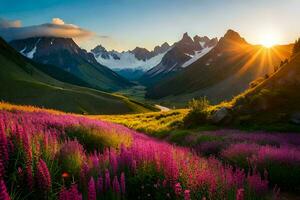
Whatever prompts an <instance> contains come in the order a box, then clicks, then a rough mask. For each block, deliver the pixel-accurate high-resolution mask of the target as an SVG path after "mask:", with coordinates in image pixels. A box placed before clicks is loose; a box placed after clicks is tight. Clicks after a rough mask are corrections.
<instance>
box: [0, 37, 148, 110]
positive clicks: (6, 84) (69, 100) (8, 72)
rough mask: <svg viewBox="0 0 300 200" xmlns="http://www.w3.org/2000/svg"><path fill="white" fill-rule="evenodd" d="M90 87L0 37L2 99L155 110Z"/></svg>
mask: <svg viewBox="0 0 300 200" xmlns="http://www.w3.org/2000/svg"><path fill="white" fill-rule="evenodd" d="M23 53H25V51H23ZM57 79H60V80H57ZM70 83H77V85H80V84H81V85H82V86H86V87H81V86H76V85H73V84H70ZM88 86H89V85H88V83H86V82H84V81H82V80H81V79H79V78H77V77H76V76H73V75H72V74H70V73H68V72H67V71H65V70H63V69H62V68H60V67H55V66H53V65H44V64H40V63H36V62H35V61H32V60H29V59H28V58H26V57H24V56H23V55H21V54H20V53H18V52H17V51H16V50H15V49H13V48H12V47H11V46H10V45H9V44H7V43H6V42H5V41H4V40H3V39H1V38H0V100H1V101H6V102H10V103H15V104H21V105H34V106H39V107H45V108H52V109H58V110H63V111H66V112H74V113H88V114H99V113H102V114H113V113H135V112H145V111H149V110H151V109H152V108H151V107H149V106H146V105H143V104H141V103H139V102H135V101H132V100H130V99H128V98H125V97H123V96H119V95H113V94H109V93H106V92H103V91H99V90H95V89H91V88H88Z"/></svg>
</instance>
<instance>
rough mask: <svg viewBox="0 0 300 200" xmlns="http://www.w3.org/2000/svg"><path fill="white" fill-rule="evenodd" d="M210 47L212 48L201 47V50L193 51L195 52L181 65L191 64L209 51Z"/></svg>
mask: <svg viewBox="0 0 300 200" xmlns="http://www.w3.org/2000/svg"><path fill="white" fill-rule="evenodd" d="M212 49H213V47H206V48H204V49H202V50H201V51H195V54H194V55H192V56H191V59H189V60H188V61H186V62H185V63H183V64H182V67H183V68H185V67H187V66H189V65H191V64H193V63H194V62H196V61H197V60H198V59H199V58H201V57H203V56H204V55H206V54H207V53H208V52H210V50H212Z"/></svg>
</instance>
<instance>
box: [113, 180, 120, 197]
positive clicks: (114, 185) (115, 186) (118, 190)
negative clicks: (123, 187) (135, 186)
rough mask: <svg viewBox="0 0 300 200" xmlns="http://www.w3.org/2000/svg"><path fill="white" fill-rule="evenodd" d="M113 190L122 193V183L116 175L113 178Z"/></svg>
mask: <svg viewBox="0 0 300 200" xmlns="http://www.w3.org/2000/svg"><path fill="white" fill-rule="evenodd" d="M113 191H114V192H116V193H117V194H119V193H120V184H119V181H118V177H117V176H115V178H114V180H113Z"/></svg>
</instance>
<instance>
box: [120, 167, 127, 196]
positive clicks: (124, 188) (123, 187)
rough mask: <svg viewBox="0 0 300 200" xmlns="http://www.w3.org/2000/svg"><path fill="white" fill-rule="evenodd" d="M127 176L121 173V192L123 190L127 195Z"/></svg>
mask: <svg viewBox="0 0 300 200" xmlns="http://www.w3.org/2000/svg"><path fill="white" fill-rule="evenodd" d="M125 185H126V184H125V174H124V172H122V173H121V190H122V193H123V194H125V192H126V186H125Z"/></svg>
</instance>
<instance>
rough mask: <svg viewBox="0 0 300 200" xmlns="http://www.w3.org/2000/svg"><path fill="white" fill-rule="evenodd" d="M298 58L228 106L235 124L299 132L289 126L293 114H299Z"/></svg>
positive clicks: (299, 65)
mask: <svg viewBox="0 0 300 200" xmlns="http://www.w3.org/2000/svg"><path fill="white" fill-rule="evenodd" d="M299 90H300V55H299V54H298V55H296V56H294V57H293V58H291V60H290V62H289V63H288V64H286V65H284V66H283V67H282V68H280V69H279V70H278V71H277V72H276V73H274V74H273V75H272V76H271V77H270V78H268V79H266V80H265V81H264V82H262V83H261V84H259V85H258V86H256V87H255V88H253V89H249V90H247V91H245V92H244V93H242V94H241V95H239V96H237V97H236V98H234V99H233V100H232V101H231V102H229V103H224V104H221V105H219V106H218V107H220V106H227V107H229V108H231V109H232V110H233V114H234V120H235V123H236V124H252V125H255V126H257V127H258V128H263V129H265V128H267V129H268V128H270V130H272V129H275V130H280V131H286V130H294V131H300V128H299V126H295V125H292V124H290V118H291V116H292V115H293V114H294V113H299V112H300V103H299V102H300V93H299V92H297V91H299Z"/></svg>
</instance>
